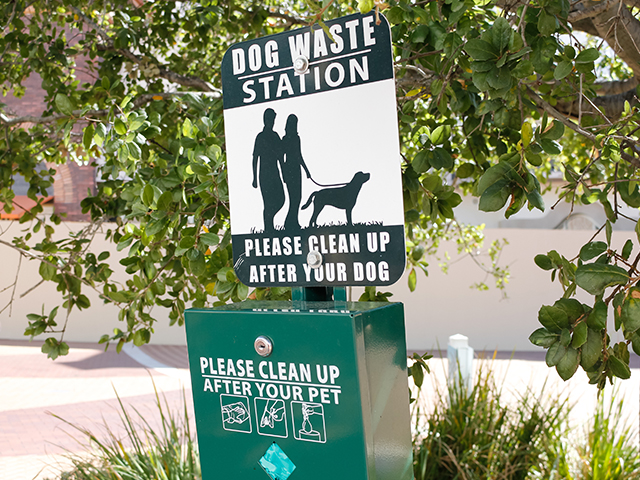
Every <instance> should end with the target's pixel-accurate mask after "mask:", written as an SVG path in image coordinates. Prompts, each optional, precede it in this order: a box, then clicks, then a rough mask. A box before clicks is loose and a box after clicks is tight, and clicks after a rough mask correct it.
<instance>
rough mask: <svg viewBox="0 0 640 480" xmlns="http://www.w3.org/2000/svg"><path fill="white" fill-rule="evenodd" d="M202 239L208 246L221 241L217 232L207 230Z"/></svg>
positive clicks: (201, 236)
mask: <svg viewBox="0 0 640 480" xmlns="http://www.w3.org/2000/svg"><path fill="white" fill-rule="evenodd" d="M200 241H201V242H202V243H204V244H205V245H206V246H208V247H213V246H215V245H218V244H219V243H220V237H219V236H218V235H216V234H215V233H211V232H207V233H203V234H202V235H200Z"/></svg>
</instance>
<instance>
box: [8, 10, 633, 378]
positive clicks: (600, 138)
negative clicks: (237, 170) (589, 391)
mask: <svg viewBox="0 0 640 480" xmlns="http://www.w3.org/2000/svg"><path fill="white" fill-rule="evenodd" d="M602 3H603V5H596V6H595V7H592V6H591V3H589V4H587V3H583V2H576V3H574V4H570V3H569V2H568V0H536V1H532V2H509V3H508V4H507V3H506V2H503V1H502V0H497V1H492V0H477V1H474V0H440V1H429V2H423V1H396V0H392V1H389V3H388V4H383V3H381V2H378V1H376V2H372V1H371V0H361V1H359V2H358V3H357V4H355V3H349V2H340V1H329V2H324V3H323V4H322V5H319V4H315V3H314V2H312V1H309V2H307V3H304V4H301V3H287V2H275V1H267V2H254V1H250V0H241V1H236V2H221V1H217V0H214V1H211V0H203V1H200V2H197V3H196V2H189V1H187V2H171V1H167V2H160V1H143V0H135V1H131V2H129V1H124V0H94V1H91V2H81V1H78V0H36V1H33V2H29V3H27V2H23V1H15V0H14V1H10V2H5V3H4V5H3V6H2V7H0V25H3V26H4V29H3V35H2V37H1V38H0V52H1V53H0V78H1V79H2V85H3V87H2V88H3V93H4V94H7V93H8V92H12V94H13V95H15V96H17V97H21V96H22V95H24V94H26V93H29V92H28V91H27V87H26V85H27V83H26V80H27V78H29V76H31V78H34V77H35V76H36V75H37V76H39V77H40V79H41V80H42V83H41V86H42V89H43V90H44V98H43V111H42V115H41V116H33V115H27V114H24V113H21V112H20V111H19V109H18V110H13V109H12V108H10V107H7V106H6V105H0V202H2V203H3V204H4V209H5V211H11V210H12V209H13V208H14V204H13V201H12V200H13V198H14V193H13V190H12V187H13V184H14V181H15V178H16V176H22V177H24V179H25V180H26V181H27V182H28V184H29V192H28V194H29V196H30V197H31V198H32V199H34V200H38V199H39V198H40V197H39V196H40V195H45V194H46V189H47V188H48V187H49V186H50V185H51V183H52V176H53V175H54V173H55V171H56V166H58V165H60V164H63V163H65V162H85V163H91V164H94V165H96V166H97V167H98V169H99V176H100V181H99V183H98V185H97V188H96V191H95V192H93V193H92V194H90V195H88V196H87V198H86V199H84V200H83V202H82V208H83V211H84V212H86V213H88V214H89V215H90V216H91V222H90V223H89V224H88V225H87V226H86V227H85V228H84V229H83V230H82V231H81V232H79V233H78V234H76V235H73V236H69V237H68V238H64V239H63V240H56V239H55V238H56V237H54V233H55V226H56V225H57V224H59V223H60V221H61V218H60V217H59V216H58V215H55V214H54V215H53V216H51V217H50V218H45V217H43V216H42V215H41V213H42V210H43V207H42V205H41V204H40V203H38V204H37V205H36V206H35V207H34V208H33V209H31V211H30V212H28V213H27V214H25V215H24V216H22V218H21V220H20V221H21V222H22V223H23V224H25V225H27V226H28V229H29V231H28V233H26V234H25V235H24V236H20V237H17V238H15V239H13V241H12V242H4V241H3V244H5V245H7V246H10V247H11V248H14V249H16V250H18V251H19V252H20V253H21V254H23V255H24V256H26V257H27V258H30V259H34V260H36V261H39V262H40V275H41V276H42V279H43V280H44V281H51V282H54V283H55V284H56V285H57V288H58V290H59V291H60V292H61V295H62V296H63V303H62V305H61V306H62V308H63V309H64V310H66V312H67V315H68V312H70V311H71V310H72V309H74V308H77V309H80V310H82V309H87V308H89V307H90V306H91V302H90V300H89V298H88V297H87V296H86V292H87V291H88V290H93V291H95V292H97V294H98V295H99V296H100V298H101V299H102V300H103V301H105V302H111V303H115V304H117V305H118V306H119V307H120V320H121V321H122V328H119V329H116V330H115V332H114V333H113V334H111V335H105V336H103V337H102V340H101V341H102V342H107V343H108V342H116V343H117V346H118V348H121V347H122V345H123V344H124V343H125V342H127V341H133V342H134V343H135V344H136V345H141V344H144V343H146V342H148V341H149V339H150V337H151V334H152V332H153V326H154V322H155V319H154V317H153V315H152V313H151V312H152V309H153V308H158V307H163V308H166V309H169V310H170V314H169V315H170V318H171V321H172V322H177V323H182V321H183V312H184V309H185V307H186V306H187V305H192V306H194V307H202V306H205V305H217V304H220V303H225V302H227V301H229V300H232V301H240V300H244V299H245V298H247V297H248V296H249V295H250V296H251V298H286V297H288V296H289V295H290V293H289V291H288V290H287V289H283V288H271V289H257V290H256V291H254V292H251V293H250V292H249V290H248V288H247V287H246V286H244V285H243V284H241V283H240V282H239V281H238V280H237V278H236V276H235V274H234V271H233V269H232V265H231V259H232V255H231V246H230V236H229V230H228V220H229V210H228V190H227V178H226V163H225V162H226V158H225V144H224V134H223V123H222V111H221V109H222V100H221V91H220V89H219V88H220V74H219V65H220V62H221V58H222V55H223V54H224V52H225V51H226V50H227V48H228V47H229V46H230V45H232V44H233V43H235V42H238V41H241V40H245V39H248V38H253V37H256V36H264V35H268V34H271V33H276V32H279V31H282V30H284V29H289V28H294V27H299V26H303V25H309V24H313V23H318V24H320V26H322V25H323V24H322V22H323V19H327V18H334V17H337V16H340V15H344V14H348V13H353V12H354V11H356V9H360V10H361V11H368V10H369V9H371V8H375V9H376V10H378V11H381V12H382V13H384V14H385V15H386V17H387V18H388V20H389V22H390V23H391V25H392V27H391V31H392V39H393V42H394V48H395V55H396V60H395V67H396V76H397V87H398V90H397V91H398V119H399V125H400V134H401V142H402V152H403V156H404V162H403V165H402V171H403V189H404V192H403V193H404V206H405V216H406V217H405V218H406V229H407V236H408V243H407V245H408V247H407V248H408V261H407V268H408V269H409V270H410V274H409V286H410V288H411V289H414V288H415V285H416V282H417V276H416V270H418V269H421V270H423V271H424V272H425V273H426V272H427V269H428V263H427V258H428V256H429V255H430V254H433V253H434V252H435V250H436V249H437V246H438V244H439V242H440V241H441V240H442V239H449V238H455V239H456V241H457V242H458V244H459V246H460V250H461V251H465V252H468V253H471V252H473V251H475V250H476V249H477V247H478V244H479V243H480V242H481V234H480V233H479V232H478V230H477V229H473V228H470V227H466V226H462V225H459V224H458V223H457V222H456V220H455V209H456V207H457V206H458V205H459V204H460V203H461V201H462V195H474V196H476V197H479V208H480V210H482V211H487V212H494V211H502V212H503V213H504V215H505V217H506V218H509V217H511V216H512V215H515V214H516V213H517V212H519V211H520V210H521V209H523V208H528V209H539V210H544V209H545V208H546V206H545V205H544V202H543V199H542V194H541V193H542V189H543V188H544V187H545V185H546V184H547V183H548V179H549V175H550V173H551V172H552V171H561V172H563V175H564V179H565V183H564V185H563V187H562V194H561V197H562V198H563V199H564V200H565V201H567V202H570V203H571V204H572V205H576V204H599V205H600V206H601V207H602V208H603V209H604V211H605V212H606V215H607V218H608V220H607V222H606V225H604V226H603V227H602V228H601V231H602V233H600V232H598V234H600V235H599V236H598V237H597V238H596V237H595V236H594V237H593V238H591V239H586V241H587V243H586V244H585V246H584V247H583V248H582V249H581V251H580V252H574V253H575V257H573V258H566V257H564V256H562V255H561V254H559V253H557V252H556V251H551V252H548V253H546V254H541V255H539V256H537V257H536V259H535V261H536V263H537V264H538V266H540V268H543V269H545V270H549V271H550V272H551V278H552V280H557V281H559V282H560V283H561V285H562V287H563V291H564V294H563V296H562V298H561V299H559V300H558V301H557V302H556V303H555V304H554V305H552V306H543V307H542V308H541V309H540V312H539V320H540V323H541V325H542V326H541V328H540V329H539V330H537V331H536V332H534V333H533V334H532V335H531V337H530V339H531V341H532V342H533V343H534V344H536V345H539V346H541V347H544V348H547V349H548V354H547V363H548V364H549V366H555V367H556V369H557V371H558V373H559V374H560V375H561V377H562V378H565V379H567V378H570V377H571V376H572V375H573V374H574V373H575V371H576V370H577V368H578V367H580V366H581V367H582V368H583V369H584V370H585V371H586V372H587V373H588V375H589V377H590V381H591V382H592V383H595V384H598V385H599V386H600V387H602V386H604V383H605V381H606V379H607V378H612V377H613V376H617V377H621V378H628V377H629V375H630V371H629V366H628V365H629V347H632V348H633V349H634V350H635V351H636V353H640V310H639V309H640V307H639V305H640V288H639V287H638V285H637V283H638V279H639V275H640V273H639V272H638V267H637V266H638V261H639V259H640V256H639V253H638V250H637V248H636V247H637V245H636V244H635V242H631V241H630V242H628V243H627V244H625V245H623V246H620V245H614V244H612V240H611V232H612V230H613V225H614V224H615V223H616V222H617V221H618V220H619V219H620V218H623V217H627V216H628V215H627V214H625V213H624V210H623V208H622V207H623V206H629V207H632V208H634V209H637V208H638V207H640V191H639V188H638V167H639V166H640V159H639V156H638V146H639V145H638V135H637V131H638V127H637V122H638V119H639V115H638V110H637V108H636V101H635V98H636V97H635V95H636V92H635V87H636V84H637V82H636V81H635V74H636V71H640V67H637V65H638V61H636V60H637V59H640V52H638V51H637V47H636V46H635V45H640V33H637V32H640V28H638V22H637V20H636V19H635V16H634V15H635V10H633V7H632V6H626V5H625V4H620V5H619V4H617V3H616V4H615V5H612V6H611V5H609V2H602ZM587 7H589V8H587ZM623 20H624V21H625V22H627V23H625V25H624V27H623V26H622V24H621V23H620V22H622V21H623ZM602 25H606V28H605V27H602ZM603 28H604V30H603ZM623 30H624V31H623ZM579 31H580V32H585V33H586V34H588V35H591V36H592V37H587V36H586V35H584V34H580V35H578V34H577V33H576V32H579ZM597 36H599V37H600V39H596V40H590V39H589V38H596V37H597ZM596 41H607V42H609V43H610V44H613V43H612V42H615V45H616V47H615V50H616V52H618V55H619V56H618V57H608V58H604V57H602V56H601V53H600V52H601V51H602V48H600V46H601V44H599V43H594V42H596ZM602 74H606V75H608V76H609V77H611V78H612V81H611V79H610V81H608V82H601V81H600V77H602ZM372 133H375V132H372ZM42 162H46V165H47V168H44V169H38V168H37V166H38V165H40V164H41V163H42ZM38 201H39V200H38ZM636 217H637V215H636V216H634V217H631V218H630V220H631V221H633V222H635V224H636V231H637V232H638V236H639V238H640V228H639V227H638V226H637V218H636ZM101 229H103V230H105V231H106V235H107V238H108V239H109V240H111V241H112V242H113V243H115V244H116V245H117V250H118V251H122V252H124V253H126V255H125V256H124V258H123V259H122V260H120V264H121V265H122V266H123V267H124V268H125V270H126V273H127V275H128V277H127V280H126V282H125V283H124V284H120V283H118V282H116V281H115V280H113V278H112V277H113V275H112V274H113V271H112V267H113V266H112V265H111V264H110V263H109V261H108V260H109V258H108V257H109V253H108V252H102V253H93V252H92V251H91V249H90V245H91V241H92V239H93V238H94V236H95V235H96V233H97V232H98V231H100V230H101ZM35 234H38V235H35ZM499 248H500V245H494V246H493V247H492V250H491V251H492V252H493V253H492V264H491V265H489V266H486V267H485V268H486V269H487V271H488V273H489V275H493V277H494V278H495V279H496V280H497V282H498V285H499V286H500V285H503V283H504V282H505V280H506V275H507V273H506V272H505V271H504V270H503V269H501V268H500V267H499V266H498V265H497V263H496V262H497V257H498V254H499ZM634 250H635V252H634ZM578 290H584V291H585V292H587V293H588V294H589V295H591V297H592V301H591V302H589V303H588V304H582V303H580V302H578V301H577V300H575V299H573V298H572V297H573V296H574V295H575V293H576V292H577V291H578ZM386 296H387V295H385V294H382V293H380V292H376V291H375V289H373V288H368V289H367V290H366V291H365V294H364V295H363V298H364V299H368V300H385V299H386ZM609 305H613V307H614V318H613V319H611V320H612V321H609V319H608V318H607V307H608V306H609ZM57 312H58V307H56V308H54V309H53V310H52V311H51V313H49V314H44V313H43V314H41V315H38V314H33V315H30V316H29V325H28V327H27V329H26V334H27V335H31V336H37V335H41V334H45V333H47V334H50V333H57V334H58V335H52V336H50V337H49V338H48V339H47V341H46V343H45V348H44V351H45V352H46V353H48V355H49V356H50V357H52V358H55V357H56V356H58V355H64V354H65V353H66V351H67V346H66V344H65V343H64V341H63V335H64V329H65V327H64V326H63V327H59V326H58V325H57V322H56V314H57ZM611 328H614V329H616V330H622V331H623V333H624V338H625V340H624V341H622V342H619V343H617V344H615V345H612V344H611V342H610V337H609V335H608V333H607V332H608V331H609V330H610V329H611Z"/></svg>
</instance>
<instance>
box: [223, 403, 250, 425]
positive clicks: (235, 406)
mask: <svg viewBox="0 0 640 480" xmlns="http://www.w3.org/2000/svg"><path fill="white" fill-rule="evenodd" d="M248 419H249V412H248V411H247V407H246V406H245V404H244V403H242V402H236V403H230V404H229V405H223V406H222V421H223V422H224V423H244V422H246V421H247V420H248Z"/></svg>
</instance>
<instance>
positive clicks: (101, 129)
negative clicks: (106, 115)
mask: <svg viewBox="0 0 640 480" xmlns="http://www.w3.org/2000/svg"><path fill="white" fill-rule="evenodd" d="M95 130H96V133H95V135H94V136H93V141H94V142H96V145H98V146H99V147H101V146H102V144H103V143H104V139H105V137H106V135H107V128H106V127H105V126H104V125H103V124H102V123H98V124H97V125H96V127H95Z"/></svg>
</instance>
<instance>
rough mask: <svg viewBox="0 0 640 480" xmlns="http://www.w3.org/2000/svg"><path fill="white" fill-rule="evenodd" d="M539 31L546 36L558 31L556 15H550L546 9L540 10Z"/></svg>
mask: <svg viewBox="0 0 640 480" xmlns="http://www.w3.org/2000/svg"><path fill="white" fill-rule="evenodd" d="M538 31H539V32H540V34H541V35H542V36H544V37H548V36H550V35H551V34H553V32H555V31H556V17H555V16H554V15H550V14H548V13H547V12H545V11H544V10H540V16H539V17H538Z"/></svg>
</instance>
